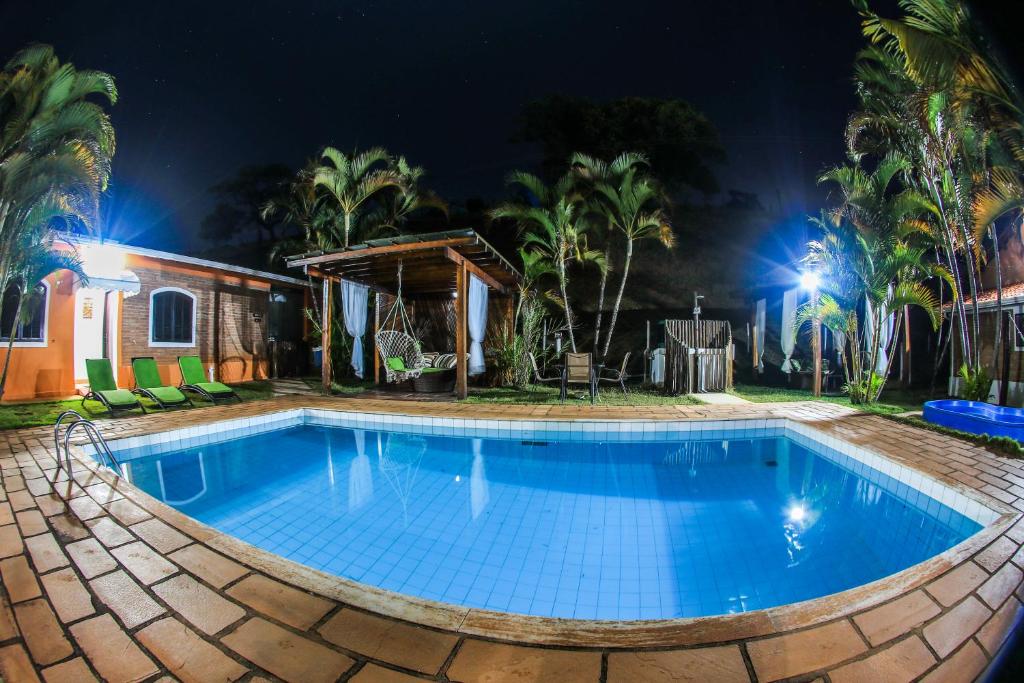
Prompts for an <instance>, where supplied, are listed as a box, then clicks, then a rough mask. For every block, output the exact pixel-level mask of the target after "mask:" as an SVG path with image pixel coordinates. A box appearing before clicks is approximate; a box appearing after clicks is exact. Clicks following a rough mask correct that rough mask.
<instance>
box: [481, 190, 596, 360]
mask: <svg viewBox="0 0 1024 683" xmlns="http://www.w3.org/2000/svg"><path fill="white" fill-rule="evenodd" d="M573 181H574V179H573V177H572V176H571V175H565V176H563V177H562V178H561V179H560V180H559V181H558V182H556V183H555V184H554V185H552V186H550V187H549V186H547V185H545V184H544V181H542V180H541V179H540V178H538V177H537V176H535V175H533V174H531V173H524V172H520V171H517V172H514V173H512V174H510V175H509V177H508V184H509V185H515V186H519V187H520V188H522V189H523V190H525V192H526V193H527V195H528V198H529V201H528V202H525V203H522V202H516V203H512V202H510V203H506V204H502V205H501V206H498V207H497V208H495V209H493V210H492V211H491V217H492V218H495V219H501V218H508V219H512V220H514V221H515V222H516V224H517V226H518V228H519V230H520V231H522V233H523V246H524V247H526V249H527V250H529V251H531V252H534V253H536V254H540V255H541V256H542V257H543V259H544V260H546V261H547V262H548V263H549V264H550V265H551V267H552V269H553V270H554V272H555V277H556V278H557V280H558V289H559V294H560V301H559V305H560V306H561V307H562V311H563V312H564V314H565V324H566V327H567V328H568V333H569V346H570V348H572V350H573V351H576V335H575V332H574V329H573V328H574V327H575V316H574V315H573V310H572V303H571V302H570V300H569V267H570V265H571V264H572V263H574V262H577V263H584V262H590V263H595V264H597V265H598V266H599V267H601V268H603V267H604V259H603V257H602V255H601V253H600V252H598V251H595V250H592V249H590V248H588V247H587V242H586V239H585V233H586V231H587V229H588V227H589V226H588V225H587V223H586V221H585V220H584V218H583V216H582V213H583V212H582V201H583V197H582V196H581V195H580V193H579V192H578V191H576V190H575V189H574V187H573V184H574V183H573Z"/></svg>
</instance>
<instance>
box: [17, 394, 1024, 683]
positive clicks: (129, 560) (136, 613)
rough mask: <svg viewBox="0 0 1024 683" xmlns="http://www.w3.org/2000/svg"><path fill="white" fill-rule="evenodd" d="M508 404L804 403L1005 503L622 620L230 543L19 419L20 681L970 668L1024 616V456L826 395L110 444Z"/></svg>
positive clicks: (221, 411) (364, 682) (937, 674)
mask: <svg viewBox="0 0 1024 683" xmlns="http://www.w3.org/2000/svg"><path fill="white" fill-rule="evenodd" d="M304 406H308V407H318V408H337V409H342V410H358V411H364V412H377V413H396V412H400V413H404V414H415V415H442V416H445V417H454V416H461V417H474V418H498V417H500V418H501V419H504V420H511V419H517V418H520V419H526V418H529V419H538V418H540V419H574V418H598V419H650V420H666V419H669V420H679V419H707V418H714V419H734V418H758V417H787V418H789V419H793V420H800V421H803V422H806V423H812V424H813V425H814V426H815V427H816V428H817V429H819V430H821V431H822V432H824V433H826V434H828V435H832V436H836V437H839V438H842V439H843V440H846V441H850V442H853V443H856V444H860V445H863V446H865V447H868V448H872V449H873V450H875V451H877V452H880V453H882V454H884V455H886V456H888V457H890V458H892V459H894V460H897V461H900V462H902V463H904V464H906V465H909V466H911V467H915V468H917V469H919V470H921V471H923V472H926V473H928V474H929V475H931V476H934V477H936V478H938V479H941V480H942V481H944V482H945V483H947V484H949V485H952V486H954V487H956V488H958V489H959V490H961V491H963V492H965V493H966V494H967V495H970V496H973V497H975V498H976V499H979V500H982V501H983V502H985V503H986V504H987V505H989V506H990V507H992V508H993V509H996V510H1000V511H1002V516H1001V517H1000V518H999V520H998V521H996V522H995V523H994V524H993V525H991V526H989V527H988V528H987V529H985V530H983V531H981V532H979V533H978V534H977V535H976V536H974V537H972V538H971V539H969V540H968V541H966V542H964V543H963V544H961V545H960V546H957V547H956V548H954V549H952V550H950V551H947V552H946V553H943V554H942V555H940V556H938V557H936V558H933V559H931V560H929V561H927V562H925V563H923V564H921V565H917V566H916V567H913V568H911V569H909V570H907V571H905V572H901V573H900V574H897V575H896V576H894V577H889V578H888V579H884V580H882V581H879V582H875V583H874V584H871V585H869V586H865V587H860V588H856V589H853V590H851V591H846V592H845V593H841V594H838V595H835V596H829V597H826V598H821V599H818V600H813V601H809V602H806V603H802V604H799V605H789V606H783V607H779V608H774V609H769V610H762V611H758V612H751V613H747V614H740V615H732V616H726V617H711V618H702V619H688V620H674V621H662V622H634V623H624V624H609V623H607V622H606V623H601V622H582V621H571V620H557V619H542V618H537V617H519V616H515V615H502V614H494V613H486V612H480V611H476V610H467V609H465V608H459V607H455V606H444V605H439V604H436V603H427V602H425V601H421V600H416V599H412V598H408V597H403V596H398V595H395V594H391V593H386V592H384V591H380V590H377V589H373V588H370V587H367V586H360V585H359V584H353V583H352V582H348V581H345V580H343V579H339V578H337V577H332V576H329V575H326V574H322V573H320V572H317V571H315V570H312V569H309V568H307V567H302V566H300V565H297V564H294V563H292V562H290V561H288V560H284V559H283V558H279V557H277V556H274V555H270V554H268V553H265V552H263V551H261V550H258V549H256V548H253V547H251V546H248V545H246V544H244V543H242V542H240V541H238V540H237V539H232V538H229V537H226V536H224V535H222V534H220V533H219V532H217V531H215V530H213V529H211V528H209V527H206V526H204V525H202V524H200V523H198V522H196V521H194V520H190V519H189V518H187V517H185V516H183V515H181V514H180V513H178V512H177V511H175V510H173V509H171V508H169V507H167V506H166V505H164V504H162V503H160V502H159V501H156V500H155V499H153V498H151V497H150V496H148V495H146V494H145V493H142V492H141V491H139V490H137V489H135V488H134V487H132V486H131V485H129V484H127V483H126V482H124V481H123V480H119V479H117V478H115V477H114V476H113V475H112V474H111V473H109V472H107V471H102V470H97V469H96V468H95V466H93V465H92V464H91V463H90V462H87V461H86V459H84V458H83V459H82V460H78V461H76V462H75V471H74V477H73V480H69V479H68V477H67V475H66V473H65V472H64V470H62V469H58V468H57V463H56V461H55V458H54V451H53V442H52V432H51V430H50V429H49V428H35V429H22V430H14V431H7V432H2V433H0V482H2V486H0V578H2V586H3V588H2V590H0V678H3V679H4V680H6V681H11V682H18V683H20V682H21V681H40V680H45V681H47V683H54V682H56V681H75V682H77V681H91V680H97V679H100V680H107V681H115V682H127V681H150V680H152V681H156V680H161V681H163V680H180V681H186V682H188V681H236V680H243V681H249V680H252V681H256V680H278V679H280V680H285V681H293V682H296V683H305V682H307V681H308V682H316V681H324V682H328V681H354V682H355V683H374V682H376V681H380V682H383V683H388V682H394V683H401V682H405V683H411V682H412V681H417V680H433V681H465V682H475V681H481V682H482V681H554V682H557V683H569V682H572V681H593V682H602V683H603V682H608V683H620V682H637V681H653V682H657V681H773V680H780V679H794V680H813V679H816V678H819V677H822V676H824V675H827V676H828V677H829V679H830V680H831V681H833V682H835V681H873V680H879V681H881V680H885V681H904V680H906V681H909V680H917V679H922V680H928V681H938V680H942V681H970V680H973V679H975V678H976V677H978V676H979V675H980V674H981V673H982V672H983V671H984V670H985V669H986V667H987V666H988V665H989V663H990V662H991V661H992V659H993V657H994V656H995V654H996V653H997V652H998V651H999V649H1000V647H1001V645H1002V644H1003V642H1004V641H1005V638H1006V637H1007V634H1008V633H1009V631H1010V629H1011V628H1012V627H1013V625H1014V624H1015V623H1016V622H1017V620H1018V618H1019V617H1020V616H1021V614H1022V600H1024V588H1022V579H1024V549H1022V547H1021V545H1022V543H1024V521H1021V511H1022V510H1024V461H1019V460H1007V459H1003V458H999V457H995V456H994V455H992V454H990V453H988V452H986V451H984V450H982V449H980V448H977V447H974V446H972V445H970V444H967V443H964V442H960V441H956V440H951V439H949V438H946V437H943V436H941V435H938V434H935V433H932V432H928V431H924V430H919V429H916V428H913V427H909V426H905V425H902V424H898V423H895V422H892V421H888V420H885V419H883V418H880V417H877V416H869V415H863V414H859V413H854V412H852V411H849V410H847V409H844V408H841V407H839V406H834V405H829V404H821V403H793V404H747V405H741V406H707V405H703V406H693V405H688V406H652V407H635V408H613V407H603V406H597V407H590V406H485V405H466V404H453V403H432V404H427V403H412V402H400V401H373V400H352V399H331V398H322V397H308V396H283V397H279V398H275V399H271V400H267V401H254V402H250V403H246V404H243V405H234V406H220V407H213V408H203V409H196V410H190V411H182V412H177V413H171V414H157V415H148V416H144V417H137V418H125V419H121V420H117V421H110V422H104V423H103V424H102V429H103V432H104V434H105V435H107V436H108V438H116V437H119V436H128V435H135V434H142V433H148V432H157V431H164V430H168V429H173V428H181V427H186V426H191V425H197V424H204V423H208V422H214V421H218V420H223V419H229V418H237V417H243V416H247V415H257V414H262V413H266V412H272V411H276V410H281V409H286V408H296V407H304Z"/></svg>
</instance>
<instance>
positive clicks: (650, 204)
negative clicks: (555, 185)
mask: <svg viewBox="0 0 1024 683" xmlns="http://www.w3.org/2000/svg"><path fill="white" fill-rule="evenodd" d="M576 158H577V159H578V160H579V161H581V164H580V167H579V168H581V169H587V166H586V165H585V164H584V163H582V162H583V160H584V158H583V157H582V156H581V155H577V157H576ZM590 163H591V164H592V165H593V166H594V170H595V174H594V175H593V177H592V178H591V179H590V181H589V183H588V187H589V190H590V192H591V196H592V201H593V202H594V204H593V205H592V206H593V207H595V208H594V209H592V210H594V211H596V212H597V213H599V214H600V215H601V216H602V218H603V220H604V221H606V222H607V225H609V226H610V227H611V232H612V233H619V234H621V235H622V237H624V238H625V242H626V248H625V253H624V255H623V260H622V275H621V276H620V280H619V288H618V292H617V293H616V295H615V302H614V304H613V305H612V313H611V319H610V320H609V321H608V333H607V334H606V335H605V338H604V349H603V350H602V351H601V357H605V356H607V355H608V349H609V348H610V347H611V343H612V334H613V333H614V332H615V323H616V321H617V320H618V317H619V308H620V307H621V306H622V295H623V293H624V292H625V291H626V281H627V280H628V279H629V268H630V265H631V263H632V260H633V245H634V243H635V242H636V241H637V240H646V239H656V240H658V241H659V242H661V243H662V244H663V245H665V246H666V247H668V248H672V247H673V246H675V233H673V232H672V226H671V224H670V223H669V220H668V216H667V215H666V213H665V211H664V209H663V205H664V203H665V197H664V195H663V194H662V192H661V189H660V188H659V187H658V185H657V183H656V182H655V181H654V180H653V179H652V178H650V177H648V176H646V175H644V174H643V173H642V168H643V167H644V166H645V165H646V159H645V158H644V156H643V155H641V154H630V153H626V154H622V155H619V156H618V157H616V159H614V160H613V161H612V162H611V164H609V166H608V168H607V171H605V172H603V173H602V172H601V167H600V164H596V163H595V162H593V161H590ZM582 172H583V173H587V171H586V170H583V171H582Z"/></svg>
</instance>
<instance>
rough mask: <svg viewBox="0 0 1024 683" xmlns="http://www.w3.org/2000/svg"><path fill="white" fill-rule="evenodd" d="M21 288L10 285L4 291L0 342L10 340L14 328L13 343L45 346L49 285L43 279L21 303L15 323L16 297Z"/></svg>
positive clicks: (0, 320) (21, 345) (25, 345)
mask: <svg viewBox="0 0 1024 683" xmlns="http://www.w3.org/2000/svg"><path fill="white" fill-rule="evenodd" d="M20 294H21V289H20V288H19V287H18V286H16V285H11V286H10V287H8V288H7V290H6V291H5V292H4V300H3V313H2V315H0V342H3V343H4V344H6V343H7V342H8V341H9V340H10V334H11V329H12V328H13V329H14V345H15V346H20V347H33V346H46V312H47V310H48V309H49V305H50V285H49V283H48V282H46V281H45V280H43V281H42V282H40V283H39V284H38V285H36V287H35V291H33V292H32V293H31V294H30V295H29V296H28V297H26V298H25V301H24V302H22V305H21V315H20V316H19V317H18V320H17V324H15V317H14V316H15V313H16V312H17V310H18V297H19V296H20Z"/></svg>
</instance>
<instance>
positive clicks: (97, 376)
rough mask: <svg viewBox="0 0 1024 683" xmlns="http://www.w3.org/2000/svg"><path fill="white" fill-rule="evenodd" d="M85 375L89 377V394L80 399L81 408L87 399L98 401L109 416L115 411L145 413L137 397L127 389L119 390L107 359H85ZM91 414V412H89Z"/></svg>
mask: <svg viewBox="0 0 1024 683" xmlns="http://www.w3.org/2000/svg"><path fill="white" fill-rule="evenodd" d="M85 374H86V375H87V376H88V377H89V393H87V394H86V395H85V396H83V397H82V408H83V409H84V410H89V409H88V408H86V407H85V402H86V401H88V400H89V399H92V400H93V401H99V402H100V403H102V404H103V407H104V408H106V409H107V412H109V413H110V414H111V415H113V414H114V413H115V412H116V411H118V410H120V411H126V410H136V409H138V410H141V411H142V412H143V413H145V412H146V408H145V406H143V405H142V403H141V402H140V401H139V399H138V397H137V396H136V395H135V394H133V393H132V392H130V391H128V390H127V389H119V388H118V387H117V381H116V380H114V370H113V368H111V367H110V359H109V358H87V359H86V361H85ZM89 412H92V411H89Z"/></svg>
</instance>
